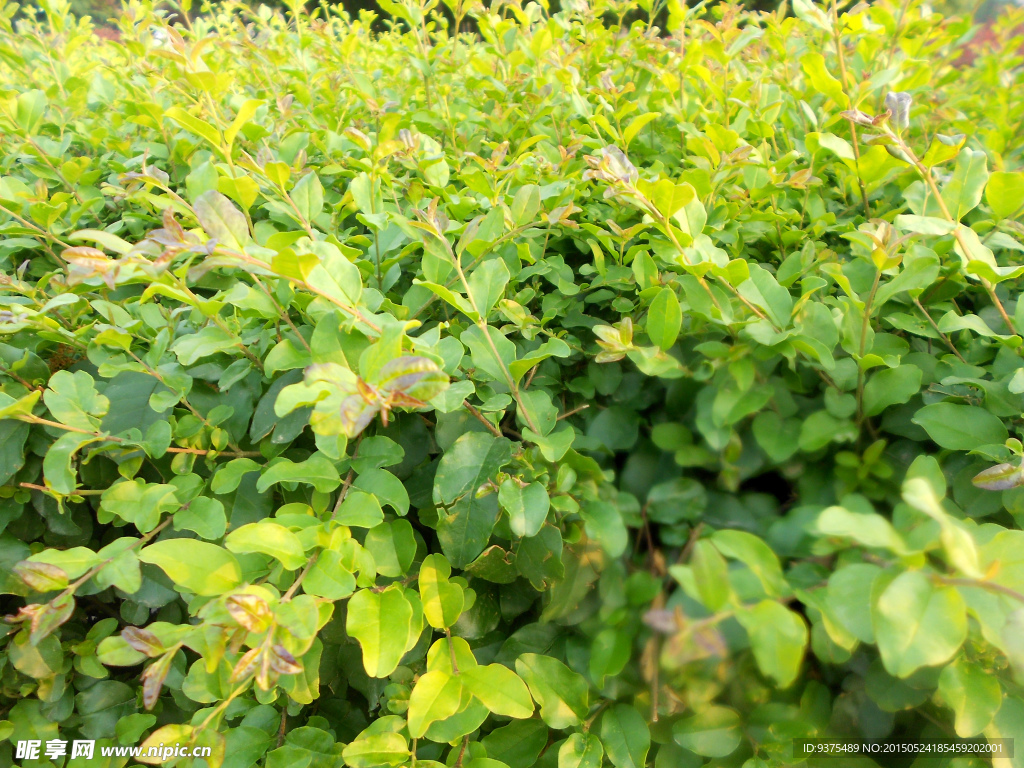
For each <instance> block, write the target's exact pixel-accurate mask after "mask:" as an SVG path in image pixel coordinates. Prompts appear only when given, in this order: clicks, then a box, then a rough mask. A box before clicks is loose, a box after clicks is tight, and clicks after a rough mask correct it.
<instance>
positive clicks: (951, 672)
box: [939, 657, 1003, 739]
mask: <svg viewBox="0 0 1024 768" xmlns="http://www.w3.org/2000/svg"><path fill="white" fill-rule="evenodd" d="M939 696H940V697H941V698H942V699H943V700H944V701H945V702H946V705H947V706H949V707H950V708H952V710H953V712H954V713H955V714H956V721H955V725H956V735H957V736H959V737H961V738H963V739H970V738H973V737H975V736H978V735H979V734H981V733H982V732H983V731H984V730H985V729H986V728H988V726H989V723H991V722H992V718H994V717H995V716H996V713H997V712H998V711H999V708H1000V707H1001V706H1002V704H1003V692H1002V689H1001V688H1000V686H999V680H998V679H996V678H995V677H993V676H992V675H991V674H990V673H989V672H988V671H987V670H986V669H985V668H984V667H981V666H979V665H977V664H972V663H971V662H969V661H967V660H966V659H964V658H962V657H961V658H959V659H957V660H956V661H955V662H953V663H952V664H950V665H949V666H947V667H946V668H945V669H943V670H942V674H941V675H939Z"/></svg>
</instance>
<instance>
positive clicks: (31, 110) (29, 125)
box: [14, 88, 47, 135]
mask: <svg viewBox="0 0 1024 768" xmlns="http://www.w3.org/2000/svg"><path fill="white" fill-rule="evenodd" d="M46 108H47V102H46V94H45V93H43V91H40V90H39V89H38V88H33V89H32V90H29V91H25V92H24V93H20V94H18V97H17V99H16V102H15V109H14V121H15V123H16V124H17V126H18V127H19V128H20V129H21V130H22V131H24V132H25V133H26V134H29V135H31V134H34V133H35V132H36V129H37V128H38V127H39V124H40V123H42V121H43V118H44V117H45V116H46Z"/></svg>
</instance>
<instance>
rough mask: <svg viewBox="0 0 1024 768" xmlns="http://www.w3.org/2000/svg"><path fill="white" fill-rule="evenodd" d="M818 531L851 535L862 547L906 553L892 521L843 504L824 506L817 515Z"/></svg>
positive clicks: (904, 544) (901, 538)
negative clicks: (850, 508)
mask: <svg viewBox="0 0 1024 768" xmlns="http://www.w3.org/2000/svg"><path fill="white" fill-rule="evenodd" d="M816 528H817V531H818V533H821V534H824V535H825V536H835V537H842V538H850V539H853V540H854V541H856V542H857V543H858V544H861V545H863V546H865V547H870V548H874V549H888V550H890V551H892V552H895V553H896V554H898V555H904V554H907V553H908V552H909V550H908V548H907V545H906V543H905V542H904V541H903V537H902V536H900V535H899V533H897V532H896V530H895V529H894V528H893V527H892V523H890V522H889V521H888V520H886V519H885V518H884V517H882V516H881V515H878V514H875V513H873V512H852V511H850V510H848V509H846V508H845V507H839V506H832V507H827V508H826V509H825V510H823V511H822V513H821V514H820V515H819V516H818V521H817V525H816Z"/></svg>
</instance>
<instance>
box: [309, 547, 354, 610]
mask: <svg viewBox="0 0 1024 768" xmlns="http://www.w3.org/2000/svg"><path fill="white" fill-rule="evenodd" d="M355 589H356V577H355V576H354V575H353V574H352V572H351V571H350V570H348V568H346V567H345V563H344V561H343V559H342V556H341V554H340V553H339V552H335V551H334V550H331V549H325V550H323V551H322V552H321V553H320V556H319V557H318V558H317V559H316V562H315V563H313V566H312V567H311V568H310V569H309V572H308V573H307V574H306V580H305V581H304V582H302V590H303V591H304V592H305V593H306V594H307V595H313V596H315V597H324V598H327V599H328V600H342V599H344V598H346V597H348V596H349V595H351V594H352V593H353V592H355Z"/></svg>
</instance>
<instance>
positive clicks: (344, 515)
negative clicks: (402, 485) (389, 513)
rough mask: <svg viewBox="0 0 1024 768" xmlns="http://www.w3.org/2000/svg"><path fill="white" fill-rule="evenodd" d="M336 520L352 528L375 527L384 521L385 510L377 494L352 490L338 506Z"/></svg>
mask: <svg viewBox="0 0 1024 768" xmlns="http://www.w3.org/2000/svg"><path fill="white" fill-rule="evenodd" d="M334 521H335V522H336V523H339V524H341V525H347V526H349V527H352V528H374V527H376V526H378V525H380V524H381V523H382V522H384V510H382V509H381V507H380V502H379V501H377V498H376V497H375V496H372V495H371V494H369V493H363V492H362V491H351V490H350V491H349V492H348V494H347V495H346V496H345V501H343V502H342V503H341V506H340V507H338V513H337V514H336V515H335V516H334Z"/></svg>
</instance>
